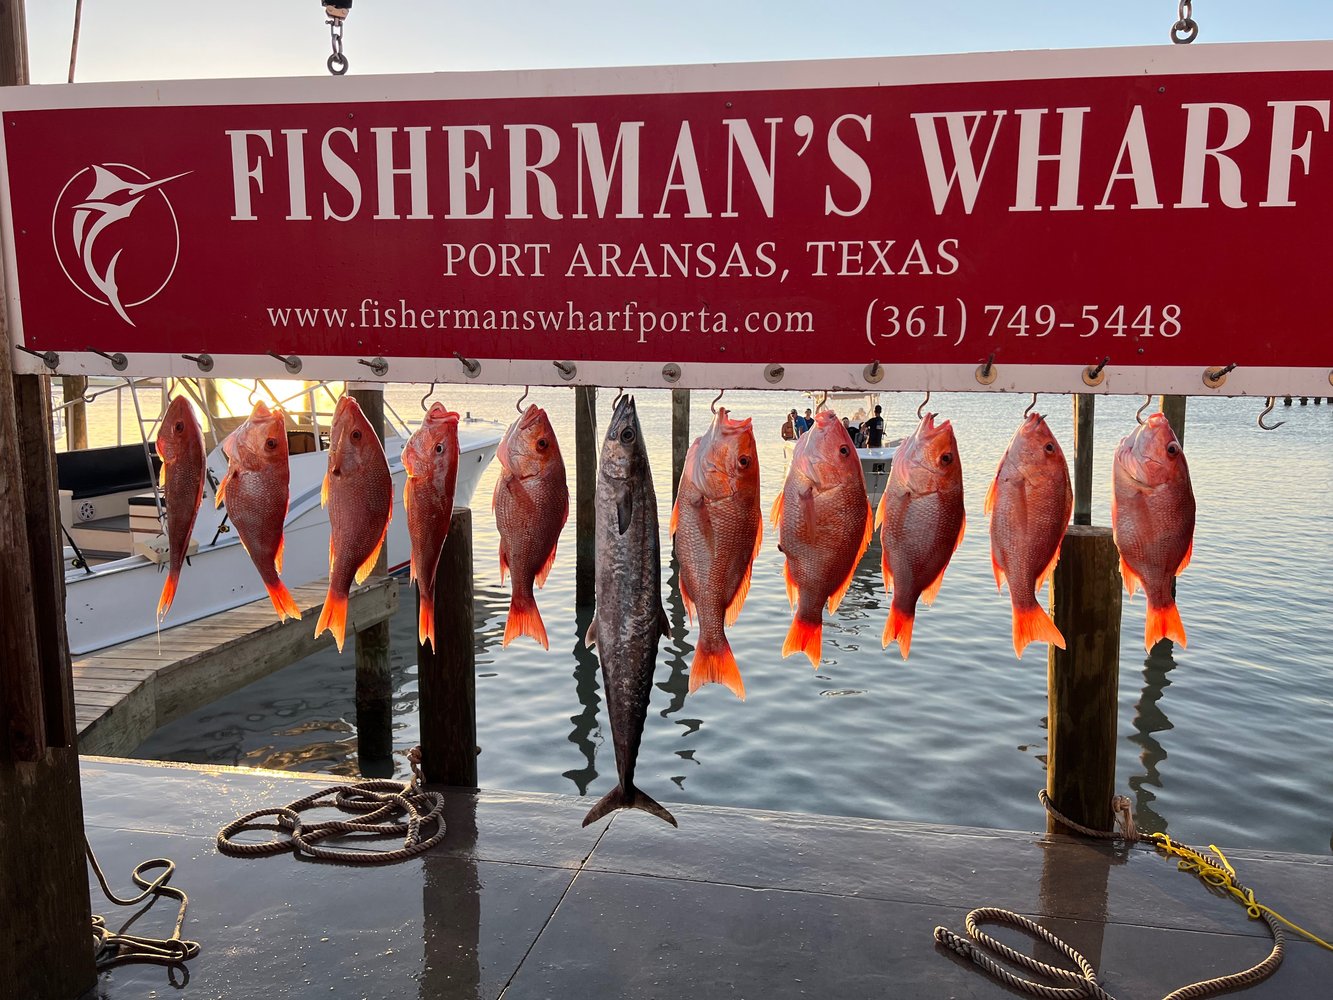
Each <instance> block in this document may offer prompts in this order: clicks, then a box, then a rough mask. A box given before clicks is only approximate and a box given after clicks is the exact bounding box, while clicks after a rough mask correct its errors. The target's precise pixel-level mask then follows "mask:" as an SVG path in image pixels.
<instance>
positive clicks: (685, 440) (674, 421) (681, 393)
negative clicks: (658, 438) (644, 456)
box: [671, 389, 690, 503]
mask: <svg viewBox="0 0 1333 1000" xmlns="http://www.w3.org/2000/svg"><path fill="white" fill-rule="evenodd" d="M689 450H690V390H689V389H672V390H671V502H672V503H675V502H676V493H677V491H678V490H679V489H680V477H681V476H682V475H683V474H684V472H685V454H686V452H688V451H689Z"/></svg>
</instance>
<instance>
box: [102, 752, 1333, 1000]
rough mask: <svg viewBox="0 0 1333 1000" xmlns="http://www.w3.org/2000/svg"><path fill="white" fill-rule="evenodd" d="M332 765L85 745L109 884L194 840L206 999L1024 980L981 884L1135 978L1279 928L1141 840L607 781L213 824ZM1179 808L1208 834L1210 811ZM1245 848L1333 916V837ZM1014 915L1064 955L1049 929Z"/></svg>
mask: <svg viewBox="0 0 1333 1000" xmlns="http://www.w3.org/2000/svg"><path fill="white" fill-rule="evenodd" d="M338 782H339V779H337V778H335V777H333V776H330V775H308V774H301V775H297V774H292V773H290V772H274V771H260V770H249V769H244V768H217V767H198V766H193V765H163V764H158V763H153V762H141V761H116V760H106V759H97V758H91V757H85V758H83V761H82V785H83V801H84V816H85V819H86V823H87V830H88V838H89V840H90V842H91V844H92V847H93V850H94V851H96V852H97V855H98V857H99V859H100V860H101V862H102V865H103V867H104V868H105V870H106V872H107V875H108V876H109V877H110V879H111V881H112V884H113V885H114V886H124V885H126V884H128V873H129V871H130V868H131V867H132V866H133V865H135V864H136V863H138V862H140V861H142V860H144V859H145V858H151V857H158V856H166V857H171V858H174V859H175V860H176V861H177V862H178V863H179V868H178V869H177V870H176V873H175V876H174V877H173V879H172V883H171V884H172V885H173V886H179V887H180V888H181V889H184V890H185V891H186V892H187V893H189V897H190V908H189V913H188V915H187V916H186V920H185V926H184V936H185V937H186V938H190V939H193V940H196V941H198V942H199V943H200V945H201V948H202V950H201V951H200V953H199V955H198V957H197V958H196V959H194V960H192V961H191V962H190V963H189V970H188V971H189V976H188V980H189V982H188V986H187V987H186V988H185V989H184V990H183V991H181V995H183V996H184V997H185V998H187V1000H188V998H190V997H194V998H198V1000H221V998H224V997H241V996H263V995H283V996H296V997H327V998H329V1000H360V998H365V997H374V998H375V1000H420V998H424V997H429V998H433V1000H497V998H501V997H503V1000H548V998H551V997H580V998H603V997H605V998H611V997H615V998H621V1000H661V998H665V997H701V998H714V997H736V998H743V997H752V998H753V997H763V998H765V1000H809V998H813V997H837V998H839V1000H862V998H864V1000H886V998H894V1000H947V998H960V1000H961V998H963V997H967V998H970V1000H1013V998H1014V997H1016V996H1018V994H1016V993H1014V992H1011V991H1010V990H1008V989H1006V988H1005V987H1003V986H1001V985H999V984H998V983H996V982H994V981H993V980H991V979H989V978H987V977H986V976H984V975H982V974H981V973H979V972H978V971H977V970H976V969H975V968H974V967H973V966H971V965H970V964H967V963H965V962H963V961H962V960H961V959H959V958H958V957H957V956H956V955H954V954H953V953H952V952H949V951H946V950H944V949H943V948H940V947H939V946H937V945H936V944H935V943H934V941H933V939H932V936H931V934H932V931H933V929H934V928H935V926H936V925H937V924H940V925H944V926H946V927H950V928H954V929H960V928H961V927H962V925H963V918H964V916H965V914H966V913H967V911H968V910H969V909H971V908H972V907H975V906H979V905H982V904H992V905H996V906H1003V907H1008V908H1010V909H1013V910H1017V911H1019V912H1022V913H1026V914H1029V915H1032V916H1033V917H1035V918H1036V919H1038V920H1039V921H1040V922H1041V924H1042V925H1044V926H1045V927H1047V928H1049V929H1050V930H1051V931H1052V932H1053V933H1055V934H1056V935H1058V936H1059V937H1061V938H1063V939H1064V940H1066V941H1068V942H1069V944H1070V945H1071V946H1073V947H1074V948H1076V949H1078V950H1079V951H1081V952H1082V953H1083V954H1084V955H1085V956H1087V957H1088V959H1089V960H1090V961H1092V962H1093V963H1094V964H1095V965H1096V966H1097V968H1098V970H1099V972H1100V974H1101V975H1100V978H1101V981H1102V983H1103V984H1104V985H1105V987H1106V989H1107V991H1108V992H1109V993H1110V994H1111V995H1113V996H1115V997H1118V998H1122V1000H1129V998H1134V997H1139V998H1142V997H1160V996H1164V995H1165V994H1166V993H1167V992H1169V991H1170V990H1172V989H1174V988H1176V987H1179V986H1183V985H1184V984H1186V983H1190V982H1194V981H1197V980H1200V979H1205V978H1208V977H1211V976H1218V975H1223V974H1225V973H1230V972H1234V971H1237V970H1239V969H1242V968H1244V967H1246V966H1248V965H1250V964H1252V963H1254V962H1257V961H1258V960H1259V959H1261V958H1262V957H1263V956H1264V955H1266V954H1267V953H1268V950H1269V947H1270V940H1269V937H1268V933H1267V931H1266V929H1265V927H1264V925H1263V924H1262V923H1260V922H1259V921H1256V920H1250V919H1248V918H1247V917H1246V915H1245V909H1244V908H1243V907H1242V906H1240V905H1238V904H1236V903H1235V902H1233V901H1231V900H1230V899H1224V898H1218V897H1216V896H1213V895H1211V894H1210V893H1209V891H1208V890H1207V889H1206V888H1205V887H1204V886H1203V885H1202V884H1200V882H1199V881H1198V880H1197V879H1196V878H1195V877H1194V876H1192V875H1188V874H1185V873H1182V872H1180V871H1177V870H1176V865H1175V862H1174V861H1169V860H1164V859H1163V858H1161V857H1156V856H1154V854H1153V852H1152V851H1151V850H1149V849H1148V848H1147V847H1146V846H1144V845H1140V846H1137V847H1133V848H1126V847H1124V846H1123V845H1119V846H1112V845H1110V844H1106V843H1103V842H1097V843H1089V842H1087V841H1083V840H1078V839H1074V838H1070V837H1063V836H1060V835H1047V836H1043V835H1041V834H1039V833H1035V832H1020V831H1006V830H984V829H976V828H964V827H944V826H934V825H928V824H924V823H900V822H888V821H880V820H860V819H851V818H835V817H827V816H809V815H799V814H795V813H786V812H763V811H757V810H750V809H728V808H720V807H716V806H703V805H689V804H684V803H676V802H670V801H668V802H667V805H668V807H669V808H670V809H671V811H672V812H673V813H675V815H676V818H677V819H678V820H679V821H680V829H678V830H677V829H673V828H671V827H669V826H667V825H666V824H665V823H663V822H661V821H660V820H657V819H655V818H654V817H652V816H648V815H647V814H645V813H641V812H624V813H617V814H615V815H613V816H612V817H611V818H610V819H609V820H608V821H605V822H599V823H595V824H593V825H592V826H590V827H586V828H585V827H583V826H582V825H581V823H582V820H583V815H584V813H585V812H586V811H587V808H588V805H589V804H590V802H591V801H592V800H591V799H588V798H576V797H574V796H568V795H543V794H536V793H529V792H501V791H491V790H483V791H481V792H475V791H470V790H461V789H453V790H444V791H445V799H446V803H445V811H444V815H445V818H446V824H447V832H446V837H445V839H444V841H443V842H442V843H440V844H438V845H436V846H435V847H433V848H431V849H430V850H429V851H428V852H426V853H424V854H422V855H420V856H418V857H415V858H411V859H409V860H407V861H403V862H400V863H397V864H390V865H386V866H353V865H346V864H341V863H319V862H315V863H312V862H309V861H304V860H301V861H298V860H296V859H294V858H293V857H291V856H290V855H287V854H280V855H277V856H273V857H266V858H259V859H250V860H246V859H240V858H233V857H227V856H224V855H221V854H219V853H218V851H217V848H216V846H215V841H214V838H215V836H216V834H217V831H218V829H219V828H220V827H222V826H223V825H224V824H226V823H229V822H230V821H231V820H233V819H235V818H236V817H237V816H239V815H241V814H244V813H248V812H250V811H251V810H255V809H263V808H271V807H274V806H279V805H284V804H286V803H288V802H291V801H293V800H295V799H298V798H301V797H303V796H305V795H308V794H309V793H311V792H312V791H314V790H316V789H319V788H322V787H325V786H327V785H330V784H335V783H338ZM310 815H311V818H312V821H318V820H322V819H327V818H330V817H331V816H332V815H334V814H331V813H329V812H325V811H321V812H316V813H311V814H310ZM339 818H346V815H345V814H343V815H341V816H340V817H339ZM978 819H984V817H981V816H979V817H978ZM1172 832H1173V833H1177V832H1178V833H1179V834H1180V836H1182V837H1183V838H1185V839H1186V840H1189V841H1190V842H1201V843H1207V842H1208V831H1206V830H1199V829H1192V828H1189V827H1188V825H1182V826H1181V829H1180V830H1179V831H1177V830H1176V829H1175V828H1174V824H1173V829H1172ZM243 836H244V839H245V840H250V841H262V840H267V839H269V836H270V834H269V833H268V832H267V831H263V830H259V831H254V832H251V833H248V834H245V835H243ZM326 843H327V844H328V845H329V846H336V847H339V848H346V849H350V850H353V851H355V850H362V849H367V850H378V849H383V848H388V847H391V846H393V842H392V841H390V840H385V839H380V840H368V839H367V838H365V837H343V838H338V839H336V840H333V841H330V842H326ZM399 843H401V840H400V841H399ZM1224 849H1226V846H1225V845H1224ZM1227 854H1228V857H1229V858H1230V859H1231V861H1232V862H1233V863H1234V864H1235V865H1236V867H1237V870H1238V872H1239V874H1240V877H1241V878H1242V879H1243V880H1244V882H1245V883H1246V884H1247V885H1249V886H1250V887H1251V888H1253V889H1254V890H1255V892H1256V893H1257V895H1258V898H1259V899H1260V900H1261V901H1262V902H1264V903H1267V904H1269V905H1271V906H1272V907H1274V908H1275V909H1276V910H1278V911H1279V912H1280V913H1282V914H1283V915H1285V916H1288V917H1290V918H1291V919H1293V920H1296V921H1297V922H1298V923H1301V924H1304V925H1306V926H1308V927H1309V928H1310V929H1311V930H1314V931H1316V932H1318V931H1323V932H1325V933H1327V932H1328V929H1329V927H1330V926H1333V858H1329V857H1326V856H1324V857H1315V856H1300V855H1280V854H1273V853H1270V852H1268V851H1256V850H1234V851H1233V850H1227ZM90 884H91V890H92V898H93V904H92V905H93V912H95V913H100V914H103V915H105V916H106V918H107V923H108V925H109V926H111V927H113V928H118V927H120V926H121V925H122V924H124V923H125V922H126V921H127V920H129V919H130V918H131V917H134V924H133V926H132V929H131V932H132V933H135V934H143V935H151V936H165V935H167V934H169V933H170V932H171V928H172V924H173V922H174V920H175V917H176V905H175V901H174V900H169V899H168V900H160V901H159V902H157V903H156V904H155V905H153V906H152V907H151V909H149V910H148V912H147V913H144V914H142V915H140V914H139V909H140V908H139V907H127V908H121V907H114V906H112V905H111V904H110V903H108V902H107V901H106V900H105V899H104V898H103V897H102V895H101V892H100V890H99V889H98V888H97V886H96V884H95V883H90ZM998 934H999V936H1000V937H1002V938H1004V939H1005V940H1008V941H1011V942H1013V943H1014V944H1015V946H1016V947H1019V948H1020V949H1021V950H1023V951H1025V952H1028V953H1030V954H1035V955H1036V956H1037V957H1038V958H1040V959H1041V960H1042V961H1048V962H1049V961H1056V958H1055V957H1054V956H1053V955H1052V954H1051V953H1050V950H1049V949H1048V948H1046V947H1045V946H1038V947H1035V948H1034V946H1033V945H1031V944H1030V943H1029V942H1026V941H1024V940H1023V939H1020V938H1017V937H1016V936H1014V935H1010V934H1009V933H1008V932H1007V931H1005V930H1003V929H1001V930H1000V931H999V932H998ZM1065 964H1067V963H1065ZM1331 974H1333V955H1330V954H1329V953H1328V952H1325V951H1322V950H1320V949H1319V948H1317V947H1316V946H1315V945H1313V944H1311V943H1309V942H1307V941H1303V940H1300V939H1297V938H1296V937H1295V935H1290V936H1289V937H1288V939H1287V949H1286V960H1285V961H1284V962H1283V964H1282V967H1281V968H1280V969H1278V970H1277V972H1276V973H1275V974H1274V975H1273V976H1272V978H1271V979H1268V980H1266V981H1265V982H1262V983H1260V984H1258V985H1257V986H1255V987H1254V988H1253V989H1250V990H1247V991H1245V992H1243V993H1239V994H1236V996H1237V997H1243V998H1244V1000H1293V998H1315V997H1320V996H1324V997H1326V996H1328V995H1329V994H1328V982H1329V977H1330V975H1331ZM183 978H184V977H183V975H182V974H180V973H177V976H176V981H177V982H179V981H180V980H181V979H183ZM1065 985H1067V984H1065ZM155 994H156V995H168V994H170V995H173V996H174V995H176V991H173V990H170V989H169V987H168V972H167V970H165V969H163V968H162V967H161V966H157V965H126V966H122V967H119V968H115V969H112V970H110V971H108V972H105V973H103V975H102V977H101V983H100V985H99V990H98V996H99V997H103V998H105V1000H139V998H142V997H146V996H152V995H155Z"/></svg>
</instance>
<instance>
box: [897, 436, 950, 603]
mask: <svg viewBox="0 0 1333 1000" xmlns="http://www.w3.org/2000/svg"><path fill="white" fill-rule="evenodd" d="M950 434H952V432H950ZM916 441H917V434H916V433H914V434H913V435H912V437H911V438H909V439H908V440H907V442H905V443H904V444H903V445H902V446H901V447H900V448H899V450H898V457H897V458H895V460H894V463H893V467H892V468H891V470H890V471H889V481H888V483H887V484H886V486H885V488H884V501H883V502H884V518H883V521H882V522H881V524H880V544H881V545H882V546H883V550H884V556H885V558H887V560H888V564H889V570H890V572H891V573H892V574H893V600H892V604H893V606H894V607H895V608H897V609H898V610H899V611H901V612H903V613H904V614H907V615H909V616H910V615H914V614H915V611H916V603H917V600H918V599H919V598H920V596H921V593H922V591H924V590H925V589H926V588H927V587H929V586H930V585H931V584H932V583H934V581H935V579H936V578H937V577H939V575H940V574H941V573H942V572H943V571H944V568H945V567H946V566H948V565H949V560H950V559H951V558H952V557H953V552H954V548H955V547H956V545H957V543H958V532H959V531H960V530H961V529H962V527H963V518H964V512H963V475H962V468H961V463H960V462H959V461H958V458H957V455H958V449H957V448H956V447H954V448H952V449H951V451H952V453H953V455H954V460H953V462H952V463H951V464H950V465H949V466H948V468H947V470H945V471H944V472H940V471H939V470H934V471H932V473H931V487H932V488H931V490H930V491H929V492H919V493H916V492H913V491H912V489H910V488H909V484H910V483H911V481H912V479H913V476H914V473H915V474H917V475H919V473H916V470H917V469H918V468H919V466H920V464H921V463H922V462H923V460H924V458H925V455H924V453H923V451H922V450H921V448H920V447H919V446H918V445H917V443H916Z"/></svg>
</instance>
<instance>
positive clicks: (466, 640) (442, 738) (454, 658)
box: [417, 507, 477, 788]
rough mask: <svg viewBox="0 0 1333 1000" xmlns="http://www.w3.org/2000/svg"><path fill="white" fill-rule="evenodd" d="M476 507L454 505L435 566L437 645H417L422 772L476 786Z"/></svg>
mask: <svg viewBox="0 0 1333 1000" xmlns="http://www.w3.org/2000/svg"><path fill="white" fill-rule="evenodd" d="M472 587H473V580H472V511H470V510H469V509H468V508H466V507H456V508H454V516H453V520H452V521H450V523H449V537H448V538H446V539H445V541H444V549H443V550H442V551H441V552H440V564H439V567H438V568H437V569H436V571H435V642H436V647H435V649H431V648H430V647H429V646H419V647H417V664H418V667H417V686H418V698H419V704H420V711H421V772H422V775H423V777H424V778H425V779H426V781H427V782H430V783H432V784H442V785H462V786H466V787H469V788H475V787H476V786H477V687H476V672H477V667H476V651H475V648H474V643H475V642H476V637H475V634H474V633H475V630H474V627H473V619H472Z"/></svg>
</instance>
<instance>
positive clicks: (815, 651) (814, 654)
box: [782, 618, 824, 669]
mask: <svg viewBox="0 0 1333 1000" xmlns="http://www.w3.org/2000/svg"><path fill="white" fill-rule="evenodd" d="M823 636H824V623H823V622H822V621H817V622H805V621H801V619H799V618H793V619H792V622H791V628H790V629H789V630H788V631H787V641H786V642H784V643H783V644H782V656H783V658H784V659H785V658H786V657H788V656H791V654H792V653H798V652H799V653H804V654H805V655H806V656H808V657H809V658H810V665H811V666H812V667H815V668H816V669H818V668H819V655H820V650H821V647H822V642H823Z"/></svg>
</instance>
